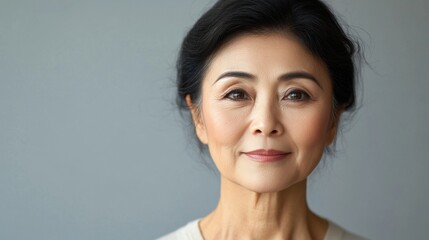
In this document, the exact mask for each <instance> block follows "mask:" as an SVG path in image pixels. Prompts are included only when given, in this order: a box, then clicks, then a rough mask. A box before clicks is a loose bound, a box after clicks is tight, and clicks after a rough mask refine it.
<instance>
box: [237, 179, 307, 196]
mask: <svg viewBox="0 0 429 240" xmlns="http://www.w3.org/2000/svg"><path fill="white" fill-rule="evenodd" d="M282 180H283V181H282ZM297 182H300V181H291V180H290V179H278V178H277V179H275V180H273V179H270V178H265V179H258V178H253V179H247V180H246V181H242V182H241V184H240V185H241V186H242V187H244V188H246V189H247V190H249V191H252V192H256V193H275V192H281V191H284V190H287V189H288V188H290V187H291V186H293V185H295V184H296V183H297Z"/></svg>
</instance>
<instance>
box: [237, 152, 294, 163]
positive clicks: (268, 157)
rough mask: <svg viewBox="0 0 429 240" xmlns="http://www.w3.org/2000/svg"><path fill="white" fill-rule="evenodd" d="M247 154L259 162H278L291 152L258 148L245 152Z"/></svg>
mask: <svg viewBox="0 0 429 240" xmlns="http://www.w3.org/2000/svg"><path fill="white" fill-rule="evenodd" d="M244 154H245V155H246V156H248V157H249V158H251V159H252V160H254V161H257V162H263V163H265V162H276V161H280V160H282V159H284V158H285V157H286V156H287V155H289V154H290V152H284V151H279V150H274V149H258V150H254V151H249V152H244Z"/></svg>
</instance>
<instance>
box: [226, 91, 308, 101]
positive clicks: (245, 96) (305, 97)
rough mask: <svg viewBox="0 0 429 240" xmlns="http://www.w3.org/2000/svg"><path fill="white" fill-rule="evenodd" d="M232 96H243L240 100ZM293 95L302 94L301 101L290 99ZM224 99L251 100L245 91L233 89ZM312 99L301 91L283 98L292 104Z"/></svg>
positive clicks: (293, 92) (287, 94)
mask: <svg viewBox="0 0 429 240" xmlns="http://www.w3.org/2000/svg"><path fill="white" fill-rule="evenodd" d="M232 94H240V95H241V96H240V98H237V97H232ZM291 94H301V97H300V98H299V99H296V98H293V99H292V97H290V96H291ZM288 96H289V99H288ZM223 98H226V99H229V100H232V101H246V100H249V99H250V97H249V95H248V94H247V93H246V91H244V90H243V89H233V90H231V91H229V92H228V93H226V94H225V95H224V97H223ZM310 98H311V96H310V95H309V94H308V93H307V92H305V91H303V90H300V89H292V90H290V91H288V92H287V93H286V95H285V96H284V97H283V98H282V100H289V101H292V102H303V101H307V100H309V99H310Z"/></svg>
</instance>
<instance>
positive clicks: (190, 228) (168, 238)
mask: <svg viewBox="0 0 429 240" xmlns="http://www.w3.org/2000/svg"><path fill="white" fill-rule="evenodd" d="M199 220H200V219H197V220H194V221H192V222H189V223H188V224H186V225H185V226H183V227H181V228H179V229H177V230H176V231H174V232H172V233H169V234H167V235H165V236H163V237H161V238H158V240H204V238H203V236H202V234H201V232H200V228H199V227H198V221H199ZM328 222H329V226H328V231H327V232H326V236H325V238H324V240H364V238H362V237H359V236H357V235H355V234H352V233H350V232H347V231H346V230H344V229H343V228H341V227H340V226H338V225H337V224H335V223H333V222H331V221H328Z"/></svg>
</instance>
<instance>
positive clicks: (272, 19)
mask: <svg viewBox="0 0 429 240" xmlns="http://www.w3.org/2000/svg"><path fill="white" fill-rule="evenodd" d="M269 32H285V33H290V34H293V35H294V36H296V37H297V38H298V39H299V41H301V43H302V44H303V45H304V46H306V47H307V48H308V49H309V50H310V51H311V52H312V53H313V54H314V55H315V56H317V57H319V58H320V59H321V60H322V61H323V62H324V63H325V64H326V66H327V69H328V71H329V74H330V77H331V80H332V86H333V98H334V99H333V104H334V107H335V108H336V107H341V108H343V109H344V110H346V111H350V110H353V109H354V107H355V104H356V93H355V91H356V90H355V88H356V87H355V85H356V84H355V82H356V70H357V69H356V60H355V56H356V55H357V54H359V50H360V48H359V44H358V43H357V42H356V41H354V40H353V39H352V38H351V37H350V36H348V34H346V32H345V31H344V30H343V29H342V27H341V25H340V24H339V23H338V21H337V19H336V17H335V15H334V14H333V13H332V11H331V10H330V9H329V7H328V6H327V5H325V4H324V3H323V2H322V1H320V0H219V1H217V2H216V3H215V5H214V6H213V7H211V8H210V9H209V10H208V11H207V12H206V13H205V14H204V15H203V16H202V17H201V18H200V19H199V20H198V21H197V22H196V23H195V25H194V26H193V27H192V28H191V30H190V31H189V32H188V34H187V35H186V37H185V39H184V41H183V43H182V46H181V50H180V53H179V57H178V60H177V99H176V101H177V104H178V106H179V108H180V109H182V110H186V109H187V105H186V95H188V94H189V95H190V96H191V100H192V103H193V104H195V105H198V102H199V99H200V93H201V85H202V84H201V83H202V80H203V76H204V73H205V71H206V69H207V67H208V65H209V64H210V60H211V57H212V56H213V55H214V54H215V53H216V51H217V50H219V48H220V47H221V46H222V45H223V44H225V43H226V42H227V41H228V40H230V39H231V38H233V37H236V36H238V35H240V34H244V33H257V34H258V33H269Z"/></svg>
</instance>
